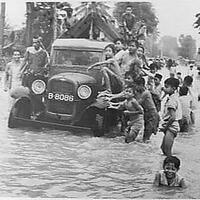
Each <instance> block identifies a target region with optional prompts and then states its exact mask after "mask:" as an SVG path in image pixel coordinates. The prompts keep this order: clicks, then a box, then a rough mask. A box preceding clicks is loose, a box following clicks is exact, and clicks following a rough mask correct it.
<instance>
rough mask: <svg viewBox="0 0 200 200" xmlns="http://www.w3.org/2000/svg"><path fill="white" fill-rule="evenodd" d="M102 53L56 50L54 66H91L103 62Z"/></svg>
mask: <svg viewBox="0 0 200 200" xmlns="http://www.w3.org/2000/svg"><path fill="white" fill-rule="evenodd" d="M102 54H103V53H102V52H92V51H80V50H79V51H78V50H66V49H65V50H55V52H54V56H53V64H54V65H65V66H66V65H86V66H90V65H92V64H94V63H96V62H99V61H101V58H102Z"/></svg>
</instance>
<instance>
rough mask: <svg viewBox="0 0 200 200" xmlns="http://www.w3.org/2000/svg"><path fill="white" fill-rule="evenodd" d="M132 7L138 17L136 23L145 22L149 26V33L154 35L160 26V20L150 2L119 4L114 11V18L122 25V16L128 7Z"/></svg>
mask: <svg viewBox="0 0 200 200" xmlns="http://www.w3.org/2000/svg"><path fill="white" fill-rule="evenodd" d="M127 6H131V7H132V8H133V13H134V15H135V16H136V21H144V23H145V24H146V26H147V32H148V33H153V32H154V30H155V29H156V27H157V25H158V18H157V17H156V15H155V12H154V9H153V7H152V4H151V3H150V2H117V3H116V4H115V8H114V10H113V16H114V17H115V18H116V19H117V21H118V22H119V24H121V20H122V14H123V13H124V12H125V10H126V7H127Z"/></svg>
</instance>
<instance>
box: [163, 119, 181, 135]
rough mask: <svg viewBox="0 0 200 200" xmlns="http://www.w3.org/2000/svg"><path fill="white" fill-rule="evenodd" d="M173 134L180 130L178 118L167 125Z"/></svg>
mask: <svg viewBox="0 0 200 200" xmlns="http://www.w3.org/2000/svg"><path fill="white" fill-rule="evenodd" d="M165 125H166V124H162V126H163V128H165ZM167 130H169V131H170V132H171V133H172V134H173V135H174V137H176V136H177V133H178V132H179V131H180V126H179V122H178V120H176V121H174V122H173V123H172V124H171V125H170V126H169V127H168V129H167Z"/></svg>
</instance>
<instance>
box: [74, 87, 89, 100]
mask: <svg viewBox="0 0 200 200" xmlns="http://www.w3.org/2000/svg"><path fill="white" fill-rule="evenodd" d="M77 93H78V96H79V98H81V99H88V98H89V97H90V95H91V94H92V90H91V88H90V87H89V86H87V85H81V86H80V87H79V88H78V91H77Z"/></svg>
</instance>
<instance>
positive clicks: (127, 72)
mask: <svg viewBox="0 0 200 200" xmlns="http://www.w3.org/2000/svg"><path fill="white" fill-rule="evenodd" d="M144 51H145V49H144V46H143V45H142V44H140V43H138V41H137V40H131V41H130V42H129V43H128V44H127V47H126V48H124V43H123V40H122V39H117V40H116V41H115V44H114V45H108V46H107V47H106V48H105V60H106V61H105V62H104V63H107V64H108V65H106V66H104V67H102V72H103V74H104V75H105V76H104V77H106V78H105V79H108V81H105V82H110V85H105V89H106V90H105V91H103V92H101V93H100V94H99V98H102V97H103V98H105V102H106V105H107V107H108V108H110V109H115V110H118V111H119V113H120V114H119V115H121V116H120V118H119V121H121V123H122V125H123V128H121V131H122V132H123V134H124V136H125V142H126V143H130V142H133V141H135V140H136V138H137V137H138V135H142V136H143V142H144V143H147V142H148V141H149V140H150V139H151V136H152V134H155V135H156V134H157V133H158V132H162V133H163V140H162V143H161V150H162V152H163V154H164V155H165V156H167V157H166V159H167V160H165V161H164V164H163V169H164V171H165V173H164V174H163V172H162V173H159V174H157V175H156V179H155V184H158V185H159V184H160V185H163V184H166V185H169V186H180V187H184V186H185V183H184V180H183V179H179V178H178V175H177V176H172V177H171V178H170V176H171V175H170V173H167V170H168V169H169V168H170V169H169V171H173V170H174V171H173V173H176V172H177V171H178V169H179V165H180V160H179V159H178V158H177V157H175V156H173V155H172V147H173V144H174V140H175V138H176V137H177V134H178V133H179V132H188V131H189V129H190V126H192V124H194V123H195V115H194V110H195V109H196V103H197V98H196V96H195V95H194V91H193V79H194V74H191V73H190V71H191V68H193V67H194V66H192V67H189V71H188V74H187V75H186V76H185V77H184V78H183V77H182V74H181V72H180V71H177V72H176V71H175V70H173V69H170V70H169V77H167V78H166V79H165V80H163V75H162V74H161V73H159V70H158V69H159V67H158V64H157V63H156V62H155V61H154V62H152V63H151V64H150V65H149V63H148V62H147V59H146V57H145V54H144ZM166 67H167V66H166ZM173 67H174V68H176V65H175V66H173ZM116 82H118V86H119V87H116V84H115V86H112V84H113V83H116ZM163 83H164V84H163ZM102 94H103V95H102ZM105 94H106V95H105ZM117 98H119V99H120V98H121V100H119V101H117V102H116V101H113V100H116V99H117ZM177 162H178V163H179V164H177ZM168 164H169V165H170V166H168ZM172 165H173V166H172ZM171 168H172V169H171ZM173 173H172V174H173ZM164 175H166V177H165V179H164ZM173 175H174V174H173ZM175 177H176V180H175ZM172 179H173V181H172ZM166 180H169V182H168V183H167V182H166ZM170 181H171V182H170Z"/></svg>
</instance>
